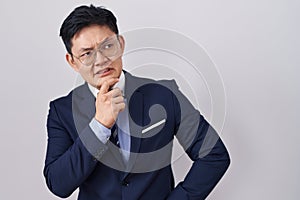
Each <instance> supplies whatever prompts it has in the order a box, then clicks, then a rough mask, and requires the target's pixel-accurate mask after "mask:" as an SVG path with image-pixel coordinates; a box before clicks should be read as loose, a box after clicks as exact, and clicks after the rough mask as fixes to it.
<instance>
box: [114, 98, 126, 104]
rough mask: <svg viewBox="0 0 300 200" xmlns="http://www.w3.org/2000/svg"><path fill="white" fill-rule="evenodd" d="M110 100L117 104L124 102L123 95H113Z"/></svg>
mask: <svg viewBox="0 0 300 200" xmlns="http://www.w3.org/2000/svg"><path fill="white" fill-rule="evenodd" d="M112 102H113V103H116V104H118V103H124V97H123V96H118V97H114V98H113V99H112Z"/></svg>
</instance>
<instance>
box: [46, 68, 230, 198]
mask: <svg viewBox="0 0 300 200" xmlns="http://www.w3.org/2000/svg"><path fill="white" fill-rule="evenodd" d="M125 80H126V81H125V84H126V85H125V97H126V98H127V102H128V109H129V114H130V122H129V125H130V134H131V150H130V152H131V155H130V158H129V162H128V163H124V162H123V160H122V156H121V154H120V153H119V151H117V148H116V147H115V146H114V145H113V144H112V143H110V142H108V143H107V144H103V143H102V142H100V141H99V140H98V139H97V137H96V136H95V134H94V133H93V131H92V130H91V128H90V127H89V123H90V121H91V119H92V118H93V117H94V115H95V97H94V96H93V95H92V93H91V92H90V90H89V88H88V86H87V84H86V83H85V84H84V85H81V86H79V87H77V88H75V89H74V90H73V91H72V92H70V93H69V94H68V95H67V96H65V97H62V98H59V99H56V100H54V101H52V102H51V103H50V110H49V114H48V120H47V131H48V145H47V154H46V160H45V167H44V176H45V179H46V183H47V186H48V188H49V189H50V190H51V191H52V192H53V193H54V194H55V195H57V196H59V197H63V198H64V197H68V196H70V195H71V194H72V193H73V192H74V191H75V190H76V189H77V188H78V187H79V196H78V199H79V200H102V199H103V200H119V199H125V200H137V199H142V200H143V199H145V200H147V199H149V200H150V199H151V200H152V199H155V200H160V199H161V200H162V199H179V200H184V199H205V197H206V196H207V195H208V194H209V193H210V191H211V190H212V189H213V188H214V186H215V185H216V184H217V183H218V181H219V180H220V179H221V177H222V176H223V174H224V173H225V171H226V169H227V168H228V166H229V162H230V161H229V155H228V152H227V150H226V148H225V146H224V144H223V143H222V141H221V139H220V138H219V137H218V135H217V133H216V132H215V131H214V130H213V128H212V127H211V126H210V125H209V124H208V122H207V121H206V120H205V119H204V118H203V117H202V116H201V115H200V113H199V112H198V111H197V110H195V109H194V108H193V106H192V105H191V104H190V103H189V102H188V100H187V99H186V98H185V97H184V96H183V95H182V94H181V93H180V92H179V90H178V88H177V85H176V83H175V81H154V80H150V79H145V78H138V77H135V76H132V75H131V74H129V73H128V72H125ZM162 119H163V123H162V124H161V125H159V126H157V127H155V128H153V129H151V130H148V131H147V132H144V133H142V132H143V130H145V128H147V127H149V126H150V125H151V124H153V123H155V122H157V121H162ZM208 134H211V137H207V136H208ZM174 136H176V137H177V138H178V140H179V142H180V144H181V145H182V146H183V148H184V149H185V151H186V153H187V154H188V155H189V157H190V158H191V159H192V160H193V161H194V163H193V166H192V168H191V169H190V171H189V173H188V175H187V176H186V178H185V180H184V181H183V182H181V183H179V184H178V185H177V186H176V187H175V188H174V179H173V174H172V169H171V164H170V163H171V149H172V140H173V138H174ZM207 144H209V145H207ZM212 144H213V145H212Z"/></svg>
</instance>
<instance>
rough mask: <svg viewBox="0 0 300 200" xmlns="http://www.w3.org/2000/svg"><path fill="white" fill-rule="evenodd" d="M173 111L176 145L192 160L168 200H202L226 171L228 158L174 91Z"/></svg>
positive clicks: (206, 125)
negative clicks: (189, 167) (187, 170)
mask: <svg viewBox="0 0 300 200" xmlns="http://www.w3.org/2000/svg"><path fill="white" fill-rule="evenodd" d="M173 93H174V94H175V96H176V98H174V110H175V116H176V117H177V119H176V121H177V127H178V130H177V133H176V137H177V138H178V140H179V142H180V144H181V145H182V146H183V148H184V149H185V151H186V153H187V154H188V156H189V157H190V158H191V159H192V160H193V161H194V163H193V165H192V167H191V169H190V171H189V172H188V174H187V176H186V177H185V179H184V181H183V182H180V183H179V184H178V185H177V186H176V188H175V189H174V190H173V191H172V192H171V194H170V195H169V197H168V199H169V200H171V199H182V200H184V199H198V200H199V199H205V198H206V197H207V196H208V195H209V193H210V192H211V191H212V190H213V188H214V187H215V186H216V184H217V183H218V182H219V180H220V179H221V178H222V176H223V175H224V173H225V172H226V170H227V168H228V166H229V163H230V158H229V154H228V152H227V150H226V148H225V146H224V144H223V142H222V141H221V139H220V137H219V136H218V134H217V132H216V131H215V130H214V129H213V128H212V127H211V126H210V125H209V123H208V122H207V121H206V120H205V119H204V118H203V116H201V115H200V113H199V112H198V111H197V110H195V108H194V107H193V106H192V105H191V104H190V102H189V101H188V100H187V99H186V98H185V97H184V95H183V94H182V93H180V91H179V90H178V89H177V88H176V89H174V90H173Z"/></svg>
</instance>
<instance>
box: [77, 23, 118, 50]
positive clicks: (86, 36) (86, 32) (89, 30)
mask: <svg viewBox="0 0 300 200" xmlns="http://www.w3.org/2000/svg"><path fill="white" fill-rule="evenodd" d="M114 34H115V33H114V32H113V31H111V30H110V28H108V27H107V26H100V25H91V26H88V27H84V28H83V29H81V30H80V31H79V32H77V33H76V34H75V35H74V37H73V38H72V40H71V42H72V52H73V53H75V52H78V51H80V49H82V48H94V47H95V46H97V44H99V43H101V42H102V41H104V40H105V39H106V38H108V37H110V36H112V35H114Z"/></svg>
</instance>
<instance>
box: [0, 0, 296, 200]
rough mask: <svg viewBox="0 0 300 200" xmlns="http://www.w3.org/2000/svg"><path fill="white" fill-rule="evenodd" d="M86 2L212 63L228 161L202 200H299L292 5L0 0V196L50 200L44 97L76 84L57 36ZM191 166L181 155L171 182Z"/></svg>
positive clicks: (259, 0)
mask: <svg viewBox="0 0 300 200" xmlns="http://www.w3.org/2000/svg"><path fill="white" fill-rule="evenodd" d="M90 3H93V4H95V5H103V6H106V7H107V8H109V9H111V10H112V11H113V12H114V13H115V14H116V16H117V18H118V25H119V29H120V31H121V33H122V32H125V31H129V30H133V29H137V28H143V27H158V28H165V29H171V30H175V31H178V32H180V33H182V34H184V35H186V36H188V37H189V38H192V39H193V40H194V41H196V42H197V43H198V44H201V45H202V47H203V48H205V50H206V51H207V53H208V54H209V56H210V57H211V59H212V60H213V61H214V63H215V64H216V66H217V68H218V70H219V73H220V75H221V77H222V79H223V82H224V86H225V89H226V98H227V101H226V108H227V112H226V118H225V124H224V129H223V131H222V139H223V140H224V142H225V144H226V146H227V147H228V150H229V152H230V155H231V159H232V163H231V166H230V168H229V170H228V171H227V173H226V174H225V176H224V177H223V179H222V180H221V181H220V182H219V184H218V185H217V187H216V188H215V189H214V191H213V192H212V193H211V194H210V196H209V197H208V199H211V200H217V199H222V200H224V199H225V200H227V199H228V200H240V199H243V200H253V199H262V200H265V199H271V200H281V199H288V200H296V199H298V198H299V197H297V196H298V194H299V178H300V170H299V169H300V153H299V152H300V151H299V150H300V148H299V141H300V134H299V128H300V123H299V119H300V114H299V111H300V105H299V102H300V90H299V89H300V88H299V84H300V80H299V78H298V76H299V73H300V70H299V67H300V66H299V64H300V55H299V48H300V39H299V35H300V27H299V19H300V12H299V10H300V3H299V1H297V0H284V1H283V0H281V1H279V0H272V1H271V0H251V1H250V0H248V1H238V0H228V1H217V0H211V1H203V0H199V1H179V0H172V1H171V0H169V1H161V0H151V1H141V0H127V1H117V0H103V1H80V0H73V1H71V0H67V1H58V0H54V1H38V0H27V1H8V0H2V1H1V3H0V24H1V25H0V26H1V31H0V45H1V46H0V49H1V50H0V51H1V53H0V63H1V75H0V76H1V84H0V87H1V98H0V108H1V126H0V133H1V140H0V148H1V151H0V157H1V164H0V177H1V180H0V199H6V200H10V199H43V200H54V199H58V198H57V197H55V196H54V195H53V194H51V193H50V192H49V190H48V189H47V187H46V185H45V180H44V177H43V174H42V170H43V164H44V158H45V150H46V140H47V137H46V129H45V123H46V116H47V114H48V105H49V101H50V100H53V99H55V98H57V97H59V96H62V95H66V94H67V93H68V92H69V91H70V90H71V89H72V88H73V87H74V83H75V81H76V79H77V74H76V73H75V72H73V70H72V69H71V68H70V67H69V66H68V65H67V63H66V61H65V59H64V55H65V49H64V46H63V44H62V42H61V40H60V38H59V37H58V31H59V27H60V25H61V23H62V21H63V19H64V18H65V17H66V16H67V15H68V14H69V13H70V12H71V11H72V10H73V9H74V8H75V6H78V5H81V4H90ZM174 42H175V41H174ZM189 166H190V162H189V161H188V159H187V158H186V157H184V156H183V157H181V158H180V159H179V160H177V161H176V162H175V163H174V170H175V173H176V182H178V181H180V180H182V179H183V177H184V174H185V173H186V170H187V169H188V167H189ZM69 199H76V193H74V195H72V196H71V197H70V198H69Z"/></svg>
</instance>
